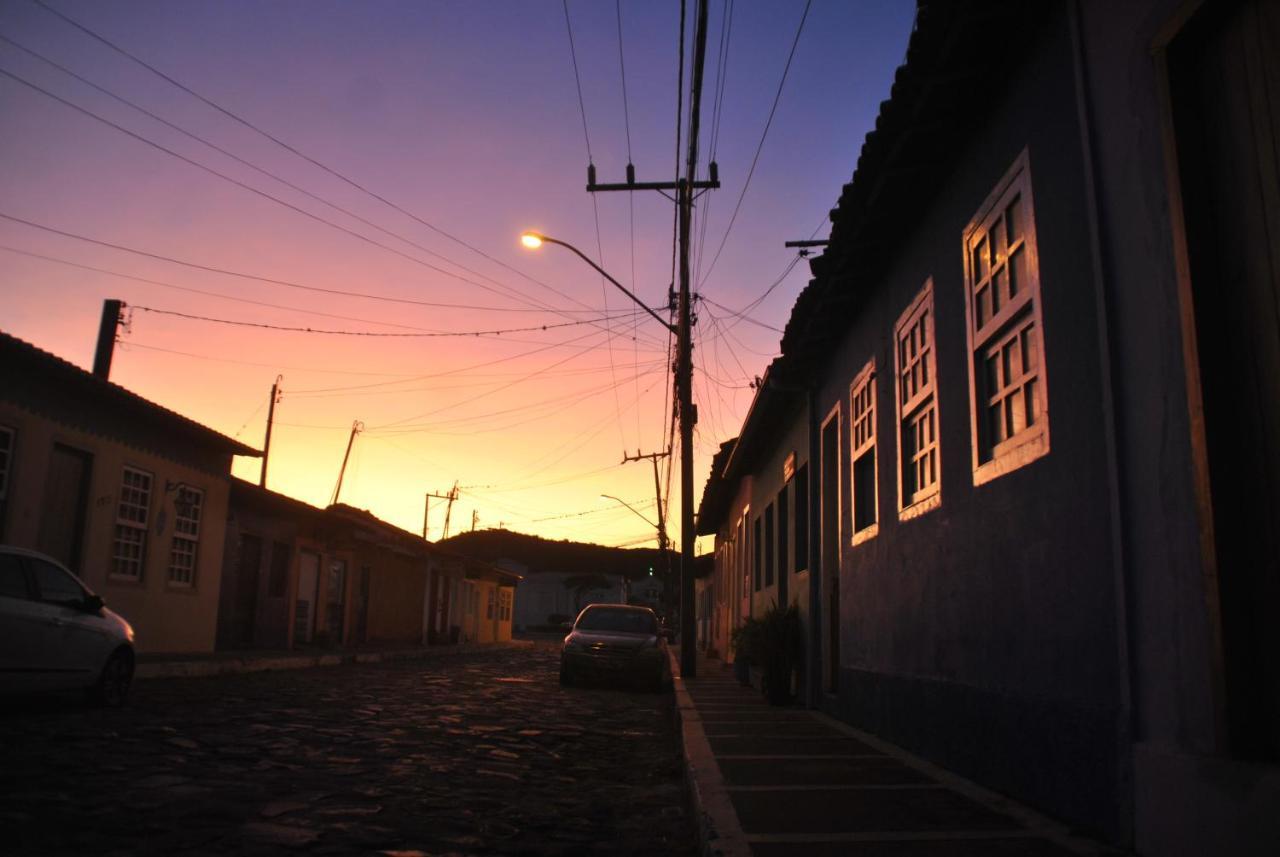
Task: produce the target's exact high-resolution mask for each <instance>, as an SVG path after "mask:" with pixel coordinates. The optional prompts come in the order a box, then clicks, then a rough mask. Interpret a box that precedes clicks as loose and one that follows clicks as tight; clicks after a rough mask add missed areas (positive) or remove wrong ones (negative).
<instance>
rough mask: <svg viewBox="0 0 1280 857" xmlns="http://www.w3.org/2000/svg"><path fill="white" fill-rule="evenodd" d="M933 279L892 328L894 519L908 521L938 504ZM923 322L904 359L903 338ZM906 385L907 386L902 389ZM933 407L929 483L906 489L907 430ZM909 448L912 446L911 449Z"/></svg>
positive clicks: (939, 450) (939, 447)
mask: <svg viewBox="0 0 1280 857" xmlns="http://www.w3.org/2000/svg"><path fill="white" fill-rule="evenodd" d="M933 307H934V303H933V278H932V277H930V278H929V279H927V280H925V284H924V287H923V288H922V289H921V290H920V292H919V294H917V295H916V296H915V298H914V299H912V301H911V303H910V304H909V305H908V306H907V309H906V310H905V311H904V312H903V313H902V315H901V316H899V318H898V323H897V324H895V325H894V328H893V368H894V373H893V382H894V383H893V401H894V407H895V411H896V416H897V426H898V519H899V520H907V519H909V518H914V517H916V516H918V515H922V514H924V513H925V512H928V511H931V510H933V509H936V508H938V507H939V506H940V505H942V443H941V435H942V431H941V429H942V423H941V415H940V407H939V402H938V361H937V353H938V349H937V335H936V331H937V315H936V313H934V309H933ZM922 319H923V320H924V325H923V327H924V336H923V338H922V340H921V341H920V342H919V344H918V346H917V351H916V353H915V354H914V355H910V357H912V358H913V359H910V360H908V361H906V363H907V365H905V366H904V365H903V364H904V359H903V351H904V349H903V340H904V338H905V337H906V336H908V335H910V331H911V330H912V329H913V328H915V327H917V326H918V325H920V323H921V320H922ZM915 367H918V372H916V373H915V374H914V375H910V376H906V375H904V373H906V372H909V371H910V370H911V369H912V368H915ZM908 386H910V390H908V389H907V387H908ZM925 409H929V410H931V411H932V424H931V426H930V427H931V429H932V440H931V443H930V447H931V451H930V454H931V455H932V456H933V460H932V464H933V473H934V479H933V481H932V482H931V483H930V484H929V485H927V486H925V487H924V488H923V489H920V490H913V491H912V492H911V493H910V495H908V493H907V488H908V484H907V480H906V478H905V476H906V470H907V467H908V465H909V464H912V465H913V464H914V460H915V456H914V453H913V456H912V461H911V462H908V460H907V453H906V448H907V443H906V440H907V434H908V432H910V431H913V429H914V425H915V423H914V418H915V417H916V416H917V415H918V414H920V413H921V412H922V411H923V410H925ZM913 449H914V447H913Z"/></svg>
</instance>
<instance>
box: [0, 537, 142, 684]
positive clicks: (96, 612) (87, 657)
mask: <svg viewBox="0 0 1280 857" xmlns="http://www.w3.org/2000/svg"><path fill="white" fill-rule="evenodd" d="M133 664H134V653H133V628H132V627H131V626H130V625H129V623H128V622H126V621H125V620H124V619H122V618H121V617H120V616H117V615H116V614H115V613H112V612H111V611H110V610H108V609H107V608H106V607H104V606H103V604H102V599H101V598H99V597H98V596H97V595H95V594H93V592H91V591H90V590H89V588H88V587H86V586H85V585H84V584H83V583H81V582H80V579H79V578H77V577H76V576H75V575H74V574H72V573H71V572H69V571H67V570H66V569H65V568H64V567H63V566H62V565H61V564H59V563H58V562H57V560H54V559H51V558H50V557H47V556H45V555H44V554H40V553H36V552H35V551H29V550H24V549H22V548H16V547H8V546H3V545H0V693H34V692H40V691H52V690H67V689H75V688H83V689H84V690H86V691H88V693H89V696H90V698H91V699H93V700H94V701H96V702H99V703H101V704H104V705H120V704H121V703H123V702H124V699H125V696H126V695H127V694H128V692H129V684H130V683H131V682H132V681H133Z"/></svg>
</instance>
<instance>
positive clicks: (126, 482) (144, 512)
mask: <svg viewBox="0 0 1280 857" xmlns="http://www.w3.org/2000/svg"><path fill="white" fill-rule="evenodd" d="M150 513H151V474H150V473H147V472H146V471H145V470H138V469H137V468H136V467H128V466H126V467H125V468H124V473H123V475H122V476H121V478H120V502H119V504H118V505H117V506H116V532H115V540H114V541H113V542H112V545H111V574H112V575H113V576H115V577H123V578H127V579H129V580H141V579H142V560H143V556H144V555H145V553H146V547H147V519H148V517H149V516H150Z"/></svg>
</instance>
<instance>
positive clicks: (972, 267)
mask: <svg viewBox="0 0 1280 857" xmlns="http://www.w3.org/2000/svg"><path fill="white" fill-rule="evenodd" d="M964 254H965V284H966V291H967V299H968V307H967V310H968V312H967V315H968V319H969V347H970V349H971V350H972V352H973V363H972V366H971V370H970V380H971V384H970V394H971V403H972V407H973V420H972V422H973V432H974V471H975V474H976V477H977V478H976V481H978V482H983V481H986V480H987V479H990V478H993V477H995V476H998V475H1000V474H1001V473H1005V472H1008V471H1009V470H1012V469H1013V468H1015V467H1018V466H1020V465H1022V464H1025V463H1027V462H1028V461H1030V460H1031V459H1033V458H1036V457H1038V456H1040V455H1043V454H1044V453H1045V452H1047V451H1048V437H1049V436H1048V413H1047V410H1048V409H1047V407H1046V400H1045V384H1044V351H1043V348H1042V347H1041V330H1042V328H1041V322H1040V273H1039V265H1038V262H1037V256H1036V236H1035V218H1034V216H1033V213H1032V207H1031V185H1030V177H1029V173H1028V169H1027V160H1026V155H1025V153H1024V154H1023V155H1022V157H1020V158H1019V159H1018V162H1017V163H1016V164H1014V167H1013V169H1012V170H1010V172H1009V174H1008V175H1006V176H1005V177H1004V179H1003V180H1002V181H1001V182H1000V185H999V186H998V187H997V188H996V191H995V192H994V193H993V194H992V196H991V197H990V198H989V199H988V200H987V202H986V203H985V204H984V205H983V208H982V210H981V211H980V212H979V213H978V215H977V216H976V217H975V218H974V220H973V223H972V224H971V225H970V226H969V228H968V229H966V230H965V235H964Z"/></svg>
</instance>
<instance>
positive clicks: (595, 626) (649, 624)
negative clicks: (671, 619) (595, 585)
mask: <svg viewBox="0 0 1280 857" xmlns="http://www.w3.org/2000/svg"><path fill="white" fill-rule="evenodd" d="M574 630H577V631H616V632H618V633H620V634H656V633H658V623H657V621H656V620H655V619H654V618H653V614H652V613H649V612H647V611H644V610H601V609H599V608H593V609H590V610H588V611H587V612H585V613H583V614H582V617H581V618H579V619H578V624H577V626H576V628H575V629H574Z"/></svg>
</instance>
